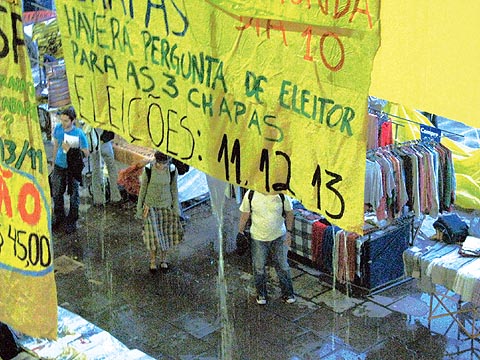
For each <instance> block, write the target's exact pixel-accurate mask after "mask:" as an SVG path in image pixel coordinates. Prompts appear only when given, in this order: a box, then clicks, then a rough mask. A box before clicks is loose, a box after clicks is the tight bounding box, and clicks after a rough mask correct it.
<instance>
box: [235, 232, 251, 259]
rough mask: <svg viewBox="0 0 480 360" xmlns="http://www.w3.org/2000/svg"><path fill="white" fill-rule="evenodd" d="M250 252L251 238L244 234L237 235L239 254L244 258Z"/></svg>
mask: <svg viewBox="0 0 480 360" xmlns="http://www.w3.org/2000/svg"><path fill="white" fill-rule="evenodd" d="M249 250H250V237H249V236H247V235H245V234H244V233H241V232H239V233H238V234H237V254H238V255H240V256H242V255H244V254H245V253H246V252H247V251H249Z"/></svg>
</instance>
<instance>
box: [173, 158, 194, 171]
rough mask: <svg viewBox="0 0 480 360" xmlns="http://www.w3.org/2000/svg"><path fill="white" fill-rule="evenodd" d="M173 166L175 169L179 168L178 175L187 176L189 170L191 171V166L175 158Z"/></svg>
mask: <svg viewBox="0 0 480 360" xmlns="http://www.w3.org/2000/svg"><path fill="white" fill-rule="evenodd" d="M172 164H173V165H175V167H176V168H177V170H178V175H183V174H186V173H187V172H188V170H190V166H189V165H187V164H185V163H183V162H181V161H180V160H177V159H175V158H172Z"/></svg>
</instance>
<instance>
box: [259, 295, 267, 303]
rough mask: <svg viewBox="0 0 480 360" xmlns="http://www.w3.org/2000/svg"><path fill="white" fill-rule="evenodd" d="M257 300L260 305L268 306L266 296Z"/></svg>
mask: <svg viewBox="0 0 480 360" xmlns="http://www.w3.org/2000/svg"><path fill="white" fill-rule="evenodd" d="M256 300H257V304H258V305H266V304H267V299H266V298H265V296H260V295H258V296H257V299H256Z"/></svg>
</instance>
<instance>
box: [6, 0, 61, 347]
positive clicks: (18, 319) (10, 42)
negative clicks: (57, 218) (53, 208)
mask: <svg viewBox="0 0 480 360" xmlns="http://www.w3.org/2000/svg"><path fill="white" fill-rule="evenodd" d="M0 24H1V25H0V321H1V322H3V323H6V324H8V325H10V326H11V327H13V328H14V329H15V330H17V331H20V332H23V333H25V334H27V335H30V336H33V337H47V338H51V339H53V338H56V336H57V292H56V286H55V278H54V274H53V251H52V249H53V247H52V237H51V232H50V229H49V224H50V193H49V191H48V188H49V187H48V172H47V159H46V154H45V150H44V146H43V141H42V136H41V130H40V125H39V122H38V114H37V107H36V99H35V88H34V85H33V81H32V72H31V68H30V61H29V59H28V56H27V51H26V46H25V41H24V36H23V25H22V17H21V10H20V7H19V6H18V5H12V4H11V3H10V2H7V1H4V0H0Z"/></svg>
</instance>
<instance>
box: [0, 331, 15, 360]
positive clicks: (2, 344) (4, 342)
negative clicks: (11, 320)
mask: <svg viewBox="0 0 480 360" xmlns="http://www.w3.org/2000/svg"><path fill="white" fill-rule="evenodd" d="M19 353H20V347H19V346H18V345H17V342H16V341H15V338H14V337H13V334H12V332H11V331H10V329H9V327H8V326H7V325H6V324H4V323H2V322H0V358H1V359H13V358H14V357H16V356H17V355H18V354H19Z"/></svg>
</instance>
